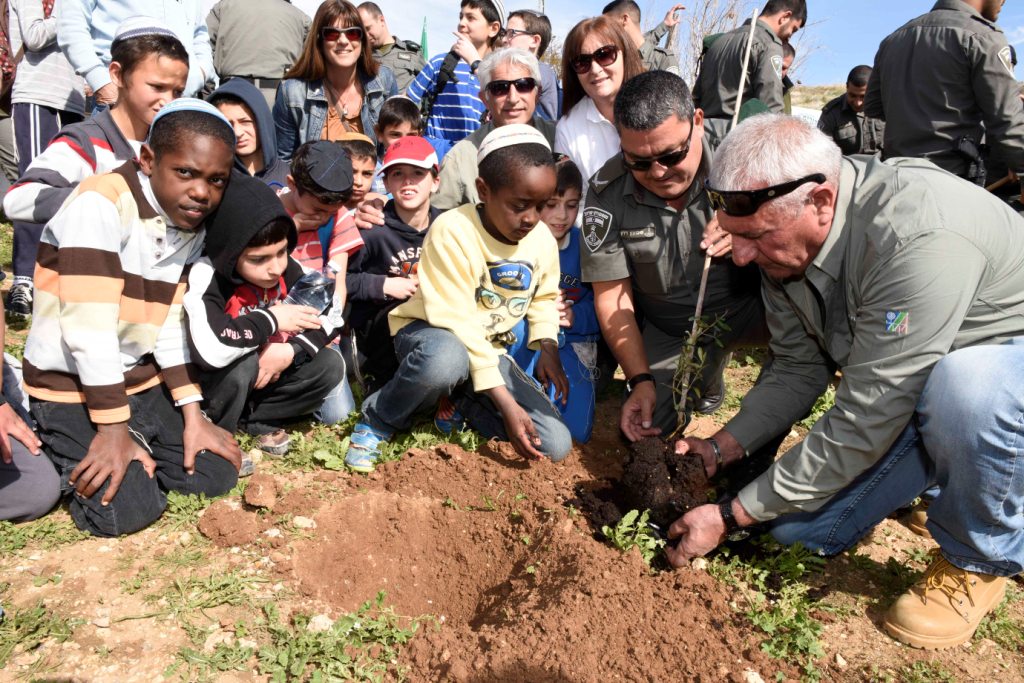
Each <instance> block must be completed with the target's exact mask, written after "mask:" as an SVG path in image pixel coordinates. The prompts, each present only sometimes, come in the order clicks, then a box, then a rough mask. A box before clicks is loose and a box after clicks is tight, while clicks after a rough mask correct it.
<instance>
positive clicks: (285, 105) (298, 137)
mask: <svg viewBox="0 0 1024 683" xmlns="http://www.w3.org/2000/svg"><path fill="white" fill-rule="evenodd" d="M360 78H361V79H362V81H363V93H364V94H363V110H362V112H361V116H360V118H361V119H362V122H363V132H364V133H365V134H366V136H367V137H368V138H370V139H371V140H373V144H374V145H376V144H377V134H376V132H375V131H374V126H376V125H377V118H378V117H379V116H380V110H381V107H383V106H384V100H386V99H388V98H389V97H391V96H393V95H397V94H398V85H397V84H396V82H395V76H394V74H392V73H391V70H390V69H388V68H387V67H386V66H382V67H380V71H379V72H377V76H376V77H375V78H370V77H367V76H364V75H362V74H360ZM326 121H327V96H326V95H325V94H324V86H323V81H322V80H316V81H304V80H301V79H298V78H288V79H286V80H283V81H281V85H280V86H279V87H278V89H277V99H276V100H274V128H275V129H276V131H277V155H278V156H279V157H281V158H282V159H284V160H285V161H290V160H291V158H292V154H293V153H294V152H295V150H296V149H298V147H299V145H301V144H302V143H303V142H308V141H309V140H319V139H320V136H321V135H322V134H323V130H324V123H325V122H326Z"/></svg>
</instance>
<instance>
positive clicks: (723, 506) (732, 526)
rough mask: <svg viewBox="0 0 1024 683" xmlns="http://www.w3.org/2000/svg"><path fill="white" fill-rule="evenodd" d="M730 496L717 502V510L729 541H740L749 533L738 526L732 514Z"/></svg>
mask: <svg viewBox="0 0 1024 683" xmlns="http://www.w3.org/2000/svg"><path fill="white" fill-rule="evenodd" d="M732 501H733V499H732V498H726V499H725V500H723V501H722V502H720V503H719V504H718V512H719V513H720V514H721V515H722V521H723V522H725V537H726V538H727V539H728V540H730V541H740V540H742V539H744V538H746V537H747V536H749V535H750V532H749V531H747V530H746V529H744V528H743V527H741V526H740V524H739V522H737V521H736V516H735V515H734V514H732Z"/></svg>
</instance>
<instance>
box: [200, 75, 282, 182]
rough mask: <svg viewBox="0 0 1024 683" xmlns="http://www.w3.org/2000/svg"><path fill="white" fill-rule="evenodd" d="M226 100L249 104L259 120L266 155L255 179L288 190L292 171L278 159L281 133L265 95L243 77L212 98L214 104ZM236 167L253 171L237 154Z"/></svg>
mask: <svg viewBox="0 0 1024 683" xmlns="http://www.w3.org/2000/svg"><path fill="white" fill-rule="evenodd" d="M222 97H230V98H233V99H236V100H241V101H243V102H245V105H246V106H247V107H249V109H250V110H251V111H252V114H253V117H255V119H256V134H257V135H258V136H259V138H260V152H261V153H262V154H263V170H262V171H258V172H257V173H256V175H255V177H256V178H259V179H260V180H262V181H263V182H265V183H266V184H267V185H270V186H271V187H274V188H275V189H277V188H279V187H284V185H285V180H286V177H287V175H288V170H289V169H288V164H287V163H286V162H284V161H281V160H280V159H278V158H277V134H276V131H275V129H274V117H273V116H271V114H270V107H268V106H267V101H266V100H265V99H264V98H263V93H261V92H260V91H259V88H257V87H256V86H255V85H253V84H252V83H250V82H249V81H247V80H245V79H243V78H232V79H231V80H229V81H228V82H227V83H225V84H224V85H222V86H220V87H219V88H217V89H216V90H214V91H213V94H212V95H210V102H212V103H213V104H214V105H216V104H217V100H218V99H219V98H222ZM235 168H237V169H238V170H239V171H241V172H242V173H244V174H246V175H249V170H248V169H247V168H246V167H245V164H244V163H242V160H241V159H240V158H238V156H237V155H236V156H235Z"/></svg>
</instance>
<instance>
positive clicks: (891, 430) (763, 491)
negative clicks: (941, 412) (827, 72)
mask: <svg viewBox="0 0 1024 683" xmlns="http://www.w3.org/2000/svg"><path fill="white" fill-rule="evenodd" d="M835 209H836V212H835V218H834V219H833V222H832V226H831V229H830V230H829V234H828V237H827V239H826V241H825V244H824V245H823V246H822V248H821V251H820V252H819V253H818V255H817V256H816V257H815V258H814V260H813V262H812V263H811V264H810V265H809V266H808V268H807V271H806V273H805V275H804V277H802V278H800V279H794V280H792V281H787V282H779V281H776V280H773V279H771V278H767V277H765V278H764V281H763V291H764V302H765V311H766V315H767V318H768V326H769V328H770V330H771V351H772V354H773V357H774V362H773V364H772V365H771V367H770V368H767V369H766V370H765V372H764V374H763V375H762V377H761V379H760V380H759V382H758V384H757V385H756V386H754V388H753V389H751V390H750V392H749V393H748V394H747V396H746V397H745V398H744V399H743V406H742V408H741V410H740V412H739V414H737V415H736V416H735V417H734V418H733V419H732V420H730V421H729V423H728V424H727V425H726V426H725V429H726V430H727V431H728V432H729V433H730V434H732V435H733V436H734V437H736V439H737V440H738V441H739V442H740V444H741V445H742V446H743V447H744V448H745V449H746V450H747V451H748V452H749V451H752V450H754V449H756V448H758V447H760V446H761V445H763V444H764V443H765V442H766V441H767V440H768V439H770V438H771V437H772V436H773V435H776V434H779V433H780V432H782V431H784V430H786V429H788V428H789V426H790V425H792V424H793V423H794V422H796V421H797V420H799V419H801V418H802V417H803V416H804V415H806V414H807V412H808V411H809V410H810V408H811V406H812V405H813V404H814V401H815V399H816V398H817V397H818V396H819V395H821V393H822V392H823V391H824V389H825V387H826V385H827V383H828V381H829V379H830V378H831V377H832V375H833V369H834V368H835V367H836V366H838V367H840V368H841V369H842V371H843V377H842V381H841V383H840V385H839V389H838V391H837V392H836V402H835V407H834V408H832V409H831V410H829V411H828V412H826V413H825V414H824V415H823V416H822V417H821V419H820V420H818V422H817V424H815V425H814V428H813V429H811V431H810V433H809V434H808V435H807V437H806V438H805V439H804V440H803V441H802V442H801V443H800V444H798V445H797V446H794V447H793V448H791V449H790V450H789V451H788V452H787V453H786V454H785V455H783V456H782V458H781V459H779V460H778V461H777V462H776V463H775V464H774V465H773V466H772V467H771V468H769V469H768V470H767V471H766V472H765V473H764V474H762V475H761V476H760V477H759V478H758V479H756V480H755V481H754V482H752V483H751V484H749V485H748V486H747V487H745V488H744V489H742V490H741V491H740V493H739V499H740V502H741V503H742V504H743V507H744V509H746V510H747V511H748V512H749V513H750V514H751V515H752V516H753V517H754V518H755V519H758V520H761V521H766V520H769V519H773V518H774V517H776V516H778V515H780V514H783V513H787V512H793V511H798V510H804V511H813V510H816V509H817V508H818V507H820V506H821V505H823V504H824V503H825V502H826V501H827V500H828V499H829V498H830V497H831V496H832V495H833V494H835V493H836V492H838V491H839V490H841V489H842V488H844V487H845V486H846V485H848V484H849V483H850V482H851V481H853V479H854V478H856V477H857V476H858V475H859V474H861V473H862V472H864V471H865V470H866V469H868V468H869V467H871V466H872V465H873V464H875V463H876V462H877V461H878V460H879V458H881V457H882V456H883V455H884V454H885V453H886V452H887V451H888V449H889V447H890V446H891V445H892V444H893V442H894V441H895V440H896V437H897V436H898V435H899V433H900V432H901V431H902V430H903V429H904V427H906V425H907V422H908V421H909V420H910V418H911V416H912V415H913V413H914V409H915V406H916V405H917V403H918V399H919V397H920V395H921V392H922V390H923V389H924V385H925V382H926V381H927V379H928V375H929V373H930V372H931V369H932V366H934V365H935V363H937V362H938V361H939V360H940V359H941V358H942V357H943V356H945V355H946V354H948V353H950V352H951V351H955V350H957V349H961V348H964V347H968V346H975V345H979V344H1000V343H1002V342H1005V341H1007V340H1009V339H1011V338H1013V337H1016V336H1020V335H1024V219H1021V217H1020V216H1019V215H1018V214H1017V213H1016V212H1014V211H1013V210H1012V209H1010V208H1009V207H1007V206H1006V205H1004V204H1003V203H1002V202H1001V201H999V199H998V198H996V197H993V196H991V195H990V194H988V193H987V192H985V191H984V190H983V189H982V188H980V187H977V186H974V185H971V184H969V183H967V182H965V181H963V180H961V179H959V178H956V177H954V176H952V175H950V174H948V173H945V172H943V171H940V170H939V169H937V168H936V167H935V166H934V165H932V164H930V163H928V162H926V161H923V160H919V159H894V160H891V161H888V162H882V161H881V160H880V159H878V158H872V157H845V158H844V159H843V162H842V172H841V175H840V180H839V195H838V199H837V202H836V207H835ZM964 457H970V454H964Z"/></svg>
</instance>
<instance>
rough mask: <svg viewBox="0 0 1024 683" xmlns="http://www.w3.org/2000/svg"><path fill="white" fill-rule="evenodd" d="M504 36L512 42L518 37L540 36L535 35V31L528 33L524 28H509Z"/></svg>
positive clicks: (503, 33)
mask: <svg viewBox="0 0 1024 683" xmlns="http://www.w3.org/2000/svg"><path fill="white" fill-rule="evenodd" d="M502 35H503V36H504V37H505V38H508V39H509V40H512V39H513V38H515V37H516V36H536V35H538V34H537V33H534V32H533V31H527V30H526V29H522V28H507V29H505V30H504V31H503V32H502Z"/></svg>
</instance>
